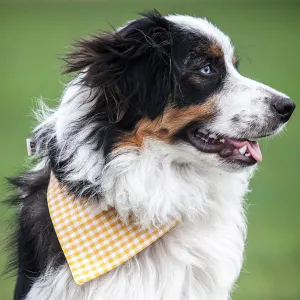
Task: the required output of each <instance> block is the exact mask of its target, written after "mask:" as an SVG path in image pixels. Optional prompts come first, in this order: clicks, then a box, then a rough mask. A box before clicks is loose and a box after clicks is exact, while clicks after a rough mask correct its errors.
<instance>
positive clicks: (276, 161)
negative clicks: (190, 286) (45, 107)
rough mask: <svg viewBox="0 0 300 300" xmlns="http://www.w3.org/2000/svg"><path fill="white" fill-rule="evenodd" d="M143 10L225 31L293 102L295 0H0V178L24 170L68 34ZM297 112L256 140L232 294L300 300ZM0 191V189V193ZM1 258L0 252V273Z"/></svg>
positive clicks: (297, 28)
mask: <svg viewBox="0 0 300 300" xmlns="http://www.w3.org/2000/svg"><path fill="white" fill-rule="evenodd" d="M149 8H157V9H158V10H160V11H161V12H163V13H182V14H191V15H197V16H205V17H207V18H208V19H210V20H211V21H213V22H215V23H216V24H217V25H218V26H219V27H220V28H221V29H222V30H223V31H225V32H226V33H227V34H229V35H230V36H231V37H232V40H233V42H234V43H235V44H236V48H237V53H238V54H239V56H240V57H241V73H242V74H244V75H247V76H249V77H252V78H255V79H257V80H259V81H263V82H264V83H266V84H268V85H271V86H273V87H275V88H276V89H279V90H281V91H283V92H285V93H286V94H288V95H289V96H290V97H291V98H292V99H294V100H295V101H296V102H297V101H298V98H299V92H298V89H299V75H298V74H299V70H300V59H299V49H300V3H299V2H298V1H297V2H295V1H280V2H274V1H247V0H243V1H242V0H240V1H226V0H223V1H216V0H210V1H200V0H181V1H179V0H178V1H176V0H174V1H172V0H169V1H168V0H164V1H158V0H153V1H150V0H148V1H145V0H139V1H127V0H110V1H91V2H89V1H84V3H83V2H80V1H50V0H49V1H47V0H44V1H36V2H33V1H32V2H31V1H9V2H7V3H4V2H3V1H1V2H0V76H1V80H0V101H1V102H0V103H1V105H0V132H1V148H0V157H1V158H0V162H1V163H0V178H3V177H4V176H9V175H13V174H15V173H16V172H17V171H20V170H22V169H25V167H26V166H25V161H26V145H25V138H26V137H27V136H28V135H29V134H30V130H31V128H32V126H33V118H32V117H31V110H32V109H33V108H34V107H36V99H37V98H39V97H41V96H43V97H44V98H45V99H46V101H47V103H48V104H49V105H51V106H54V105H55V104H56V103H57V101H58V99H59V97H60V94H61V92H62V90H63V83H65V82H66V78H63V77H62V76H60V71H61V68H60V65H61V62H60V61H59V60H58V59H57V57H58V56H59V55H60V54H62V53H66V52H67V51H68V50H69V49H70V44H71V43H72V41H74V40H75V39H76V38H78V37H82V36H87V35H88V34H90V33H95V32H98V31H99V29H109V28H110V27H111V25H113V26H119V25H121V24H122V23H124V22H126V21H127V20H130V19H133V18H136V17H137V13H138V12H141V11H143V10H144V9H149ZM298 116H299V113H298V112H297V111H296V113H295V115H294V116H293V118H292V120H291V122H290V123H289V125H288V128H287V130H286V131H285V133H283V134H281V136H279V137H276V138H274V139H273V140H267V141H264V142H263V143H262V150H263V153H264V161H263V162H262V163H261V165H260V170H259V172H257V174H256V176H255V178H254V179H253V180H252V184H251V188H252V190H253V192H252V193H251V194H249V196H248V217H249V236H248V243H247V253H246V262H245V265H244V269H243V271H242V274H241V277H240V279H239V281H238V283H237V288H236V291H235V292H234V294H233V299H236V300H253V299H254V300H255V299H263V300H269V299H270V300H271V299H272V300H279V299H287V300H296V299H300V217H299V215H300V201H299V200H300V197H299V193H300V181H299V175H298V170H299V167H300V165H299V163H300V153H299V150H300V148H299V147H300V139H299V140H298V138H299V134H298V132H299V126H300V119H299V117H298ZM1 182H3V181H2V180H1ZM5 193H6V192H5V188H4V185H1V187H0V194H1V198H3V195H4V194H5ZM11 214H12V212H11V211H7V210H6V209H5V207H1V208H0V239H1V241H2V240H3V239H4V237H5V236H7V235H8V234H9V231H8V230H7V229H6V225H5V223H6V220H7V219H8V218H9V217H10V216H11ZM5 257H6V254H5V253H4V252H3V251H1V252H0V267H1V269H2V267H3V266H4V263H5ZM13 284H14V278H12V279H6V280H5V279H4V278H0V299H1V300H9V299H12V291H13ZM141 300H142V299H141ZM200 300H201V299H200Z"/></svg>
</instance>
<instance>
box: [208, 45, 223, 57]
mask: <svg viewBox="0 0 300 300" xmlns="http://www.w3.org/2000/svg"><path fill="white" fill-rule="evenodd" d="M208 54H209V55H212V56H223V55H224V53H223V50H222V47H221V46H219V45H217V44H213V45H211V46H210V47H209V48H208Z"/></svg>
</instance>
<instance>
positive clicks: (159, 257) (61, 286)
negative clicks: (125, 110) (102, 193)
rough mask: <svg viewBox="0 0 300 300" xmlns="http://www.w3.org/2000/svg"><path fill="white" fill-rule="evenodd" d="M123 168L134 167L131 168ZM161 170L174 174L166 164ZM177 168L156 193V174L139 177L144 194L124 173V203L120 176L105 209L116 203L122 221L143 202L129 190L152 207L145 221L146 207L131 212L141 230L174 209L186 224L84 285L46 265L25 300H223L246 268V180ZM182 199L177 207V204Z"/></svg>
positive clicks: (244, 176) (243, 176)
mask: <svg viewBox="0 0 300 300" xmlns="http://www.w3.org/2000/svg"><path fill="white" fill-rule="evenodd" d="M150 144H151V143H150ZM151 146H152V147H154V146H155V147H157V145H153V144H151ZM151 161H153V160H151ZM128 165H131V166H132V162H131V163H128ZM139 165H140V168H139V169H138V170H140V172H142V173H143V174H144V171H145V170H144V169H143V168H142V167H141V163H140V164H139ZM164 166H165V168H171V167H170V165H169V166H168V167H167V165H164ZM110 167H112V166H110ZM114 167H115V168H116V167H117V165H115V166H114ZM123 167H124V168H123V170H127V171H130V169H128V168H129V166H124V164H123ZM132 167H133V166H132ZM174 167H176V170H177V172H178V173H177V175H176V176H172V172H170V173H165V172H164V174H165V175H164V178H165V180H166V181H164V182H162V183H161V185H159V186H156V189H154V186H155V185H154V183H155V182H156V181H155V178H153V177H152V176H151V175H153V174H151V173H150V174H149V173H148V176H146V175H144V176H145V177H146V178H147V182H148V183H149V185H148V187H149V189H146V190H145V188H146V186H143V185H142V182H143V180H146V178H143V177H142V178H141V173H137V174H136V175H137V177H131V176H132V175H133V174H132V173H131V172H128V174H127V177H126V180H125V179H124V180H125V182H126V192H124V197H123V198H122V194H121V192H120V191H121V187H122V188H123V189H124V187H125V186H124V185H123V186H122V185H121V183H122V182H120V181H119V179H118V178H117V177H115V178H111V182H110V181H107V182H106V197H105V198H103V202H102V203H105V204H107V205H108V204H112V203H114V204H115V207H116V208H117V209H118V211H119V213H122V212H123V217H124V218H126V215H127V213H128V212H127V211H126V210H124V208H123V210H122V207H123V205H124V207H126V205H127V206H130V207H131V208H133V207H134V204H138V203H140V202H137V201H138V196H137V195H135V196H134V197H132V198H131V197H129V196H128V195H129V194H128V192H129V191H131V195H132V196H133V194H132V193H133V191H134V189H136V192H137V194H138V195H139V196H141V195H144V198H143V199H142V200H143V202H145V201H147V206H148V208H149V217H148V219H147V214H146V211H144V210H145V209H146V208H143V207H142V208H141V207H140V209H139V210H136V212H140V215H137V217H138V216H140V220H144V219H145V223H144V224H146V223H148V222H152V221H153V220H156V221H157V220H158V218H164V217H165V214H164V210H166V209H167V208H169V207H170V206H172V204H173V205H174V207H175V208H176V209H177V210H178V211H181V212H182V213H185V220H184V221H182V222H181V223H180V224H178V225H177V226H176V227H175V228H173V230H171V231H170V232H169V233H168V234H166V235H165V236H164V237H162V238H161V239H160V240H158V241H156V242H155V243H154V244H153V245H152V246H151V247H149V248H147V249H145V250H144V251H142V252H141V253H140V254H138V255H137V256H136V257H135V258H133V259H131V260H129V261H128V262H127V263H125V264H123V265H122V266H119V267H118V268H116V269H115V270H112V271H110V272H109V273H107V274H105V275H103V276H100V277H98V278H96V279H94V280H92V281H90V282H88V283H86V284H84V285H83V286H78V285H76V284H75V282H74V281H73V279H72V275H71V273H70V271H69V268H68V266H67V265H64V266H62V267H60V268H59V269H54V268H51V266H49V269H48V270H47V271H46V273H45V274H47V276H46V277H41V278H40V279H39V280H37V281H36V282H35V284H34V286H33V288H32V289H31V291H30V293H29V295H28V296H27V298H26V300H33V299H41V300H46V299H48V298H47V297H48V296H47V295H48V290H49V293H50V292H51V293H52V294H51V295H52V296H51V300H52V299H53V300H56V299H57V300H71V299H72V300H79V299H80V300H98V299H108V300H109V299H132V300H140V299H145V300H152V299H167V300H168V299H170V300H171V299H172V300H174V299H175V300H182V299H203V300H209V299H210V300H212V299H213V300H219V299H220V300H221V299H222V300H224V299H228V297H229V294H230V291H231V288H232V286H233V285H234V283H235V281H236V279H237V277H238V275H239V273H240V269H241V266H242V261H243V250H244V241H245V235H246V222H245V219H244V210H243V196H244V194H245V193H246V192H247V187H248V180H249V177H250V173H249V172H247V173H246V172H243V173H229V172H225V171H220V170H216V169H214V168H208V167H204V166H203V165H202V168H201V169H195V168H194V167H193V168H191V166H188V165H181V166H180V167H178V166H174ZM178 168H179V169H178ZM135 169H136V168H135ZM110 171H112V169H110ZM114 171H116V169H114ZM164 171H166V170H164ZM107 172H109V168H108V169H107ZM136 172H137V169H136ZM108 174H118V173H115V172H109V173H107V174H106V175H108ZM178 174H181V175H182V176H178ZM119 175H120V173H119ZM122 175H125V174H124V173H123V174H122ZM156 175H157V176H158V178H157V180H158V182H159V181H160V180H162V177H160V175H159V172H158V174H156ZM104 178H105V177H104ZM106 178H107V177H106ZM130 178H131V180H134V178H139V184H138V183H135V182H134V181H131V182H130V181H128V180H130ZM149 178H150V179H151V178H152V180H154V183H153V182H151V180H149ZM175 178H176V180H175ZM112 182H114V184H113V183H112ZM171 183H172V184H171ZM152 184H153V185H152ZM113 191H114V194H113ZM156 191H157V193H156ZM150 192H151V193H150ZM178 193H179V194H178ZM113 195H114V196H115V200H114V201H112V196H113ZM125 195H126V196H125ZM146 195H147V196H146ZM185 195H186V198H184V196H185ZM159 196H160V198H159ZM117 199H118V201H117ZM179 199H181V201H182V203H180V204H178V203H175V202H176V201H178V200H179ZM120 200H121V201H120ZM157 201H159V203H158V204H157V203H156V202H157ZM117 202H118V203H117ZM155 204H157V205H159V207H158V206H157V207H155ZM103 205H104V204H103ZM184 207H185V209H184ZM195 211H196V212H195ZM159 212H160V214H158V213H159ZM169 212H170V210H169ZM168 215H169V214H166V216H168ZM129 287H130V288H129Z"/></svg>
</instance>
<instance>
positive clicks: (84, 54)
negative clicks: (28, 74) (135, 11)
mask: <svg viewBox="0 0 300 300" xmlns="http://www.w3.org/2000/svg"><path fill="white" fill-rule="evenodd" d="M171 26H172V24H171V23H170V22H169V21H168V20H166V19H165V18H164V17H163V16H161V15H160V14H159V13H158V12H156V11H152V12H150V13H147V14H144V15H143V18H141V19H139V20H136V21H133V22H131V23H129V24H128V25H126V26H125V27H124V28H122V29H120V30H118V31H116V32H113V33H105V34H103V35H95V36H92V37H91V38H90V39H84V40H80V41H78V42H77V43H76V44H75V46H76V48H77V50H75V51H74V52H72V53H71V54H69V55H68V56H67V58H66V62H67V65H66V72H65V73H70V72H80V73H82V74H83V77H82V82H83V83H84V84H85V85H87V86H89V87H91V88H93V91H95V97H97V98H98V99H99V101H102V103H103V105H102V106H103V109H105V110H106V112H107V114H108V116H109V120H110V122H114V123H119V122H120V123H123V125H124V126H125V127H126V126H128V125H129V124H130V122H132V121H134V120H135V121H136V118H137V116H142V115H144V116H145V115H146V116H147V117H148V118H150V119H154V118H156V117H157V116H159V115H160V114H162V112H163V110H164V108H165V106H166V104H167V102H168V100H169V97H170V95H171V94H172V92H173V91H174V87H175V83H176V75H175V73H176V72H175V66H174V62H173V58H172V43H173V41H172V34H171V31H172V29H171Z"/></svg>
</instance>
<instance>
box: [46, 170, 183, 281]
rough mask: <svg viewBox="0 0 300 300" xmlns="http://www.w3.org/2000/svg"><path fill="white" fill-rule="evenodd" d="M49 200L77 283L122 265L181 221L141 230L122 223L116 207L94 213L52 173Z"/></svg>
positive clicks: (61, 242)
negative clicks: (68, 191)
mask: <svg viewBox="0 0 300 300" xmlns="http://www.w3.org/2000/svg"><path fill="white" fill-rule="evenodd" d="M47 199H48V206H49V211H50V216H51V219H52V223H53V226H54V229H55V231H56V234H57V237H58V240H59V242H60V245H61V247H62V250H63V252H64V254H65V257H66V259H67V262H68V264H69V267H70V269H71V272H72V275H73V277H74V280H75V282H76V283H77V284H83V283H85V282H87V281H90V280H92V279H94V278H96V277H98V276H100V275H102V274H104V273H106V272H109V271H110V270H112V269H114V268H116V267H118V266H119V265H121V264H123V263H124V262H126V261H127V260H129V259H130V258H132V257H133V256H134V255H136V254H137V253H139V252H141V251H142V250H143V249H145V248H146V247H148V246H149V245H151V244H152V243H153V242H155V241H156V240H157V239H159V238H160V237H162V236H163V235H164V234H165V233H167V232H168V231H169V230H170V229H171V228H172V227H174V226H175V225H176V224H177V223H178V220H174V221H172V222H170V223H169V224H164V225H160V226H156V227H154V226H153V227H150V228H147V229H142V228H140V227H138V226H136V225H133V224H130V223H129V224H125V223H123V222H121V220H120V219H119V217H118V214H117V213H116V211H115V210H114V209H113V208H111V209H109V210H106V211H102V212H100V213H99V212H97V213H93V211H92V209H91V206H90V205H89V204H88V203H87V201H84V200H78V199H75V197H74V196H72V195H70V194H67V191H66V189H65V188H63V187H62V186H61V185H60V184H59V182H58V181H57V179H56V178H55V177H54V176H53V175H51V178H50V183H49V187H48V193H47Z"/></svg>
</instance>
